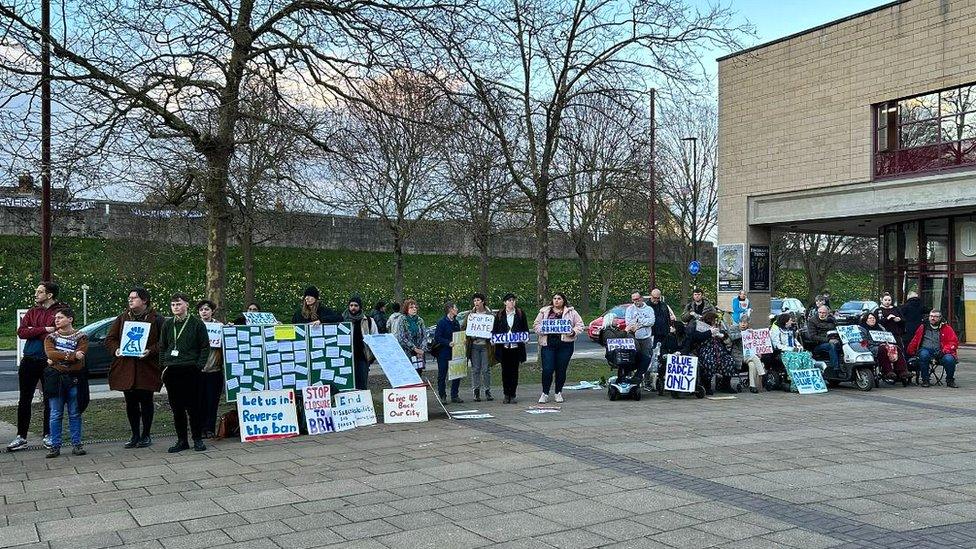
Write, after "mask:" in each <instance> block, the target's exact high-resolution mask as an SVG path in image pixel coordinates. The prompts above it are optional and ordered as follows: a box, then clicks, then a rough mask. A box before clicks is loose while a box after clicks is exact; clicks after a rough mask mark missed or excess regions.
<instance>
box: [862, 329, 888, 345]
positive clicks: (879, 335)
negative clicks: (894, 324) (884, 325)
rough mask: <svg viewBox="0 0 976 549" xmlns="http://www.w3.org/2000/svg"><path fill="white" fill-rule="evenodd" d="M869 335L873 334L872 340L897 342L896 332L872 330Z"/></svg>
mask: <svg viewBox="0 0 976 549" xmlns="http://www.w3.org/2000/svg"><path fill="white" fill-rule="evenodd" d="M868 335H870V336H871V341H875V342H877V343H895V334H893V333H891V332H886V331H884V330H870V331H869V332H868Z"/></svg>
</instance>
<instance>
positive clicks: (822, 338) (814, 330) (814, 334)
mask: <svg viewBox="0 0 976 549" xmlns="http://www.w3.org/2000/svg"><path fill="white" fill-rule="evenodd" d="M836 329H837V323H836V322H834V317H832V316H828V317H827V318H826V319H825V320H820V316H819V315H818V316H815V317H813V318H809V319H807V339H808V340H809V343H811V344H813V345H820V344H821V343H827V341H829V338H828V337H827V332H831V331H834V330H836Z"/></svg>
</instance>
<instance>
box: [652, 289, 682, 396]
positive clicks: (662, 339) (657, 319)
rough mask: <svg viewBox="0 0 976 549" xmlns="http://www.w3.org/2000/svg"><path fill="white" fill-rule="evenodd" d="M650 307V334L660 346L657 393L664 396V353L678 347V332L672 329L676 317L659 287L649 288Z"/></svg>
mask: <svg viewBox="0 0 976 549" xmlns="http://www.w3.org/2000/svg"><path fill="white" fill-rule="evenodd" d="M650 307H651V309H653V310H654V328H652V329H651V334H652V335H653V337H654V344H655V345H660V346H661V349H660V354H659V355H658V360H657V376H658V378H657V379H658V382H657V394H658V395H659V396H664V367H665V360H666V359H665V355H667V354H668V353H673V352H675V351H677V350H678V349H679V347H680V345H679V343H678V334H676V333H675V329H674V323H675V321H676V320H677V319H676V318H675V317H674V311H672V310H671V307H669V306H668V305H667V304H666V303H665V302H664V296H663V295H661V289H660V288H654V289H652V290H651V303H650Z"/></svg>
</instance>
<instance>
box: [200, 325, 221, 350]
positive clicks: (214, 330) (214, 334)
mask: <svg viewBox="0 0 976 549" xmlns="http://www.w3.org/2000/svg"><path fill="white" fill-rule="evenodd" d="M204 325H206V326H207V337H209V338H210V348H211V349H220V348H221V347H223V346H224V325H223V324H221V323H219V322H204Z"/></svg>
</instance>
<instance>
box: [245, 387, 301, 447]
mask: <svg viewBox="0 0 976 549" xmlns="http://www.w3.org/2000/svg"><path fill="white" fill-rule="evenodd" d="M237 418H238V420H239V421H240V428H241V442H254V441H258V440H272V439H278V438H288V437H297V436H298V413H297V412H296V411H295V392H294V391H252V392H249V393H238V395H237Z"/></svg>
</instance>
